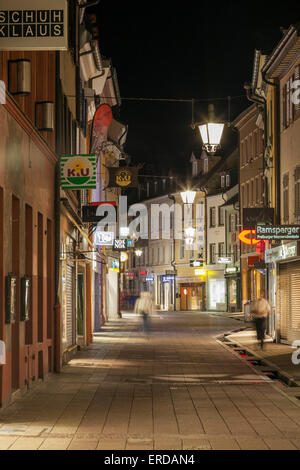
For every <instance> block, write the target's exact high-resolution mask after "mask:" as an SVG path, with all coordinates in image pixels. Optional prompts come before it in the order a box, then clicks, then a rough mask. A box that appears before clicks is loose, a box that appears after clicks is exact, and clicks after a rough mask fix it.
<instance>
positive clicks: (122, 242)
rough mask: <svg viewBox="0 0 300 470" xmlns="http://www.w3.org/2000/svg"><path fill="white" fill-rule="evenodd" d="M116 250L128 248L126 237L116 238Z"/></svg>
mask: <svg viewBox="0 0 300 470" xmlns="http://www.w3.org/2000/svg"><path fill="white" fill-rule="evenodd" d="M113 247H114V250H117V251H123V250H127V243H126V240H125V239H121V238H116V239H115V240H114V245H113Z"/></svg>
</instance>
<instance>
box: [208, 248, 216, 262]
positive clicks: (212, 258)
mask: <svg viewBox="0 0 300 470" xmlns="http://www.w3.org/2000/svg"><path fill="white" fill-rule="evenodd" d="M209 253H210V264H216V244H215V243H211V244H210V245H209Z"/></svg>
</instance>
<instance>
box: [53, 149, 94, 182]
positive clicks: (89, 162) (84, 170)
mask: <svg viewBox="0 0 300 470" xmlns="http://www.w3.org/2000/svg"><path fill="white" fill-rule="evenodd" d="M60 165H61V188H62V189H96V166H97V161H96V155H62V156H61V157H60Z"/></svg>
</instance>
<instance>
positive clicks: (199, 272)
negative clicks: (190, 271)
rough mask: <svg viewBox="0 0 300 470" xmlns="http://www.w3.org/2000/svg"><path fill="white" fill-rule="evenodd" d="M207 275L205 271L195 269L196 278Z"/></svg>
mask: <svg viewBox="0 0 300 470" xmlns="http://www.w3.org/2000/svg"><path fill="white" fill-rule="evenodd" d="M205 275H206V271H205V269H203V268H202V269H195V276H205Z"/></svg>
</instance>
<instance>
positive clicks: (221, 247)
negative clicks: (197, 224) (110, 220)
mask: <svg viewBox="0 0 300 470" xmlns="http://www.w3.org/2000/svg"><path fill="white" fill-rule="evenodd" d="M218 251H219V256H220V257H221V256H224V255H225V243H224V242H221V243H219V246H218Z"/></svg>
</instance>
